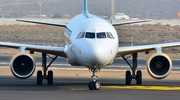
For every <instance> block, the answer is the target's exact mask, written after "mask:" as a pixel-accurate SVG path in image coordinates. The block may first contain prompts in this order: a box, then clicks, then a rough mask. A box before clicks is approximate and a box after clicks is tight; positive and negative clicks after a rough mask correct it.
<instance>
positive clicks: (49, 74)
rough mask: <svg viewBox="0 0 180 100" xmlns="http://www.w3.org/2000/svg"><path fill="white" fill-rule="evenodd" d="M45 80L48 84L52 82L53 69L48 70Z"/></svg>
mask: <svg viewBox="0 0 180 100" xmlns="http://www.w3.org/2000/svg"><path fill="white" fill-rule="evenodd" d="M47 81H48V85H52V84H53V71H51V70H50V71H48V76H47Z"/></svg>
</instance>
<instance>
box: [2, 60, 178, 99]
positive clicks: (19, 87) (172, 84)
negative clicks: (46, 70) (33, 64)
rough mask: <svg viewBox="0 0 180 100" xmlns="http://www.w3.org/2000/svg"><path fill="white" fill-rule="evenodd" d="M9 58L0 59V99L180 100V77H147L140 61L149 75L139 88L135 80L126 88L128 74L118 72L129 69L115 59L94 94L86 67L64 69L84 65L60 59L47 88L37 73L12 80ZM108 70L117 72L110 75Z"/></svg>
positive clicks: (175, 68)
mask: <svg viewBox="0 0 180 100" xmlns="http://www.w3.org/2000/svg"><path fill="white" fill-rule="evenodd" d="M6 59H8V57H1V58H0V66H2V65H3V63H5V64H4V65H5V68H4V69H5V70H2V69H3V68H0V70H1V71H3V72H0V100H12V99H13V100H117V99H120V100H121V99H125V100H152V99H153V100H177V98H179V93H180V76H179V74H178V73H177V74H174V73H171V74H170V77H168V78H166V79H164V80H155V79H152V78H149V76H148V78H147V77H146V76H147V73H146V72H145V60H138V61H139V65H140V67H139V69H142V70H143V73H146V75H144V74H143V84H142V85H139V86H138V85H136V82H135V81H132V85H125V84H124V83H125V79H124V74H125V72H124V71H121V72H119V70H126V69H129V67H128V66H127V65H126V63H125V62H124V61H123V60H122V59H116V60H115V61H114V63H113V65H111V66H109V67H107V68H106V71H101V72H100V73H98V76H99V77H98V81H99V82H100V83H101V86H102V87H101V89H100V90H98V91H94V90H89V89H88V82H89V81H91V80H92V79H91V77H90V76H91V73H90V72H89V73H87V72H88V71H87V68H86V70H78V71H76V72H73V71H72V70H66V69H65V70H62V69H63V68H70V69H71V68H78V69H81V68H84V67H81V66H79V67H72V66H69V65H67V62H66V60H65V59H62V58H59V59H57V60H56V62H55V65H53V66H52V67H53V68H52V69H54V68H55V69H54V84H53V85H47V82H46V80H44V81H43V85H40V86H39V85H36V78H35V75H36V72H35V73H34V75H33V76H32V77H31V78H29V79H26V80H19V79H16V78H15V77H13V76H12V75H11V74H10V70H7V69H8V68H7V67H8V66H7V65H8V64H7V63H8V61H7V60H6ZM40 62H41V58H38V59H37V63H39V65H38V66H40V65H41V64H40ZM174 62H175V63H174V64H175V66H176V67H174V69H173V70H176V71H179V67H178V65H180V64H179V63H180V62H179V60H175V61H174ZM59 63H60V64H61V65H59ZM38 69H40V67H39V68H38ZM84 69H85V68H84ZM57 70H61V71H57ZM109 70H116V71H111V72H110V73H107V72H109ZM7 73H8V74H7ZM57 73H58V75H57ZM119 73H120V74H119ZM115 74H116V75H115ZM172 74H173V75H172ZM171 75H172V76H171ZM106 76H107V77H106Z"/></svg>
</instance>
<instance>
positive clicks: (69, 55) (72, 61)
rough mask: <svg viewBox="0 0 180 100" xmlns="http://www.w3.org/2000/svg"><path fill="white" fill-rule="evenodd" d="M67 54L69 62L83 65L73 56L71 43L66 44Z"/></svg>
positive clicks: (73, 64) (74, 64)
mask: <svg viewBox="0 0 180 100" xmlns="http://www.w3.org/2000/svg"><path fill="white" fill-rule="evenodd" d="M64 51H65V54H66V55H67V62H68V63H69V64H71V65H72V66H81V65H80V64H79V63H78V62H77V61H76V59H75V58H74V56H73V53H72V48H71V45H66V46H65V50H64Z"/></svg>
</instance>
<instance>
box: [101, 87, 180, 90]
mask: <svg viewBox="0 0 180 100" xmlns="http://www.w3.org/2000/svg"><path fill="white" fill-rule="evenodd" d="M102 88H108V89H141V90H171V91H172V90H180V86H102Z"/></svg>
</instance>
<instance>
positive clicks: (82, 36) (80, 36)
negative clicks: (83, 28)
mask: <svg viewBox="0 0 180 100" xmlns="http://www.w3.org/2000/svg"><path fill="white" fill-rule="evenodd" d="M84 35H85V32H80V33H79V35H78V36H77V39H81V38H84Z"/></svg>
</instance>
